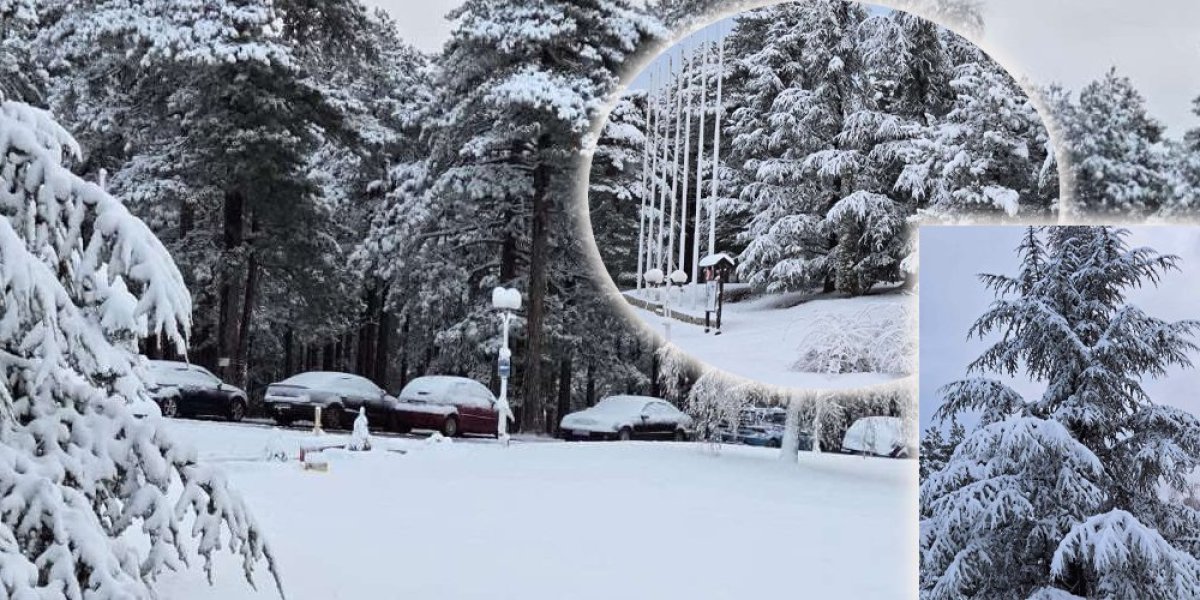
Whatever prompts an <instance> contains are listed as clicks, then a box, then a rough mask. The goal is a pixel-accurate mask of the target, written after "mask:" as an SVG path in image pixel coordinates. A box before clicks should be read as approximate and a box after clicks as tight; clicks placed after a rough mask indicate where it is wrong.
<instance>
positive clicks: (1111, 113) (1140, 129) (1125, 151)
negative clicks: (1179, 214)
mask: <svg viewBox="0 0 1200 600" xmlns="http://www.w3.org/2000/svg"><path fill="white" fill-rule="evenodd" d="M1055 112H1056V113H1057V114H1056V115H1055V118H1056V120H1057V121H1058V124H1059V129H1060V134H1061V136H1062V141H1063V144H1064V146H1065V149H1066V153H1067V156H1068V158H1069V166H1070V171H1069V173H1068V176H1069V178H1070V181H1071V183H1072V187H1073V190H1074V194H1073V197H1074V204H1073V209H1074V210H1076V211H1077V212H1079V213H1080V214H1085V215H1086V214H1095V215H1101V214H1121V215H1127V216H1128V215H1133V216H1146V215H1150V214H1153V213H1155V212H1157V211H1158V210H1159V209H1160V208H1162V206H1163V204H1164V200H1165V199H1166V198H1167V194H1168V192H1169V186H1168V179H1167V172H1168V168H1167V152H1166V148H1165V147H1164V145H1163V143H1162V142H1163V126H1162V124H1160V123H1159V122H1158V121H1156V120H1155V119H1154V118H1153V117H1151V116H1150V115H1149V114H1148V112H1147V110H1146V102H1145V99H1144V98H1143V97H1142V95H1141V94H1140V93H1139V92H1138V91H1137V89H1136V88H1135V87H1134V85H1133V82H1132V81H1130V80H1129V78H1128V77H1124V76H1121V75H1119V74H1118V73H1117V71H1116V69H1112V70H1110V71H1109V72H1108V73H1106V74H1105V75H1104V77H1103V78H1101V79H1099V80H1097V81H1094V82H1092V83H1089V84H1088V85H1086V86H1084V88H1083V89H1081V90H1080V91H1079V93H1078V96H1077V98H1072V97H1070V96H1067V97H1065V98H1060V99H1059V101H1058V102H1056V103H1055Z"/></svg>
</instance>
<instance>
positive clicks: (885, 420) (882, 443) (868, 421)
mask: <svg viewBox="0 0 1200 600" xmlns="http://www.w3.org/2000/svg"><path fill="white" fill-rule="evenodd" d="M842 452H849V453H852V454H867V455H872V456H888V457H891V458H908V457H910V456H916V452H914V451H913V449H912V448H910V447H909V444H908V443H907V442H906V441H905V437H904V427H903V422H902V421H901V420H900V418H899V417H865V418H862V419H859V420H857V421H855V422H854V424H852V425H851V426H850V429H847V430H846V436H845V438H844V439H843V441H842Z"/></svg>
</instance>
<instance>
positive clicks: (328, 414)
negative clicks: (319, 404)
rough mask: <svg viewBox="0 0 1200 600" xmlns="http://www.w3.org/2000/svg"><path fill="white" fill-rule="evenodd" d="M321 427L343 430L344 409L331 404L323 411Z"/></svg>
mask: <svg viewBox="0 0 1200 600" xmlns="http://www.w3.org/2000/svg"><path fill="white" fill-rule="evenodd" d="M321 427H324V428H325V429H328V430H329V431H334V430H336V429H341V428H342V407H340V406H338V405H336V404H330V405H329V406H326V407H325V408H323V409H321Z"/></svg>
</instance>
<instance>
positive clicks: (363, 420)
mask: <svg viewBox="0 0 1200 600" xmlns="http://www.w3.org/2000/svg"><path fill="white" fill-rule="evenodd" d="M346 448H348V449H350V450H355V451H363V450H370V449H371V432H370V430H368V429H367V413H366V411H365V410H364V409H363V408H362V407H361V406H360V407H359V408H358V416H357V417H355V418H354V430H353V431H351V432H350V443H349V444H347V445H346Z"/></svg>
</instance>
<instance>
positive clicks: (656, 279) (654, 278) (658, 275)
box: [642, 269, 671, 342]
mask: <svg viewBox="0 0 1200 600" xmlns="http://www.w3.org/2000/svg"><path fill="white" fill-rule="evenodd" d="M642 278H643V279H645V280H646V285H647V286H649V287H651V288H657V289H658V295H659V306H660V307H661V310H662V321H663V335H665V336H666V339H667V341H668V342H669V341H671V323H670V321H669V320H668V319H667V301H666V298H664V297H663V292H662V283H663V279H664V277H663V272H662V269H650V270H649V271H646V273H645V274H643V275H642Z"/></svg>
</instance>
